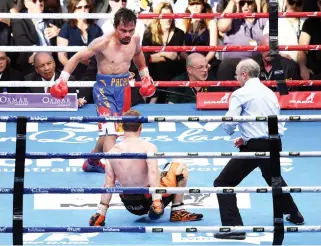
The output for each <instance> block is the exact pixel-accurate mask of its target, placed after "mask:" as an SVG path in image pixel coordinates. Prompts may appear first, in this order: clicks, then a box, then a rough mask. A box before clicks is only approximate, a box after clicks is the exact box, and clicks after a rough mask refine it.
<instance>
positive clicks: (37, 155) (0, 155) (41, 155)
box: [0, 151, 321, 160]
mask: <svg viewBox="0 0 321 246" xmlns="http://www.w3.org/2000/svg"><path fill="white" fill-rule="evenodd" d="M269 157H270V152H156V153H152V152H148V153H81V152H71V153H47V152H29V153H26V159H52V158H63V159H78V158H91V159H101V158H107V159H143V160H145V159H162V158H235V159H262V158H269ZM280 157H305V158H306V157H321V151H302V152H285V151H283V152H280ZM15 158H16V153H10V152H0V159H15Z"/></svg>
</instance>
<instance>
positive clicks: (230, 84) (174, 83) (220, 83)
mask: <svg viewBox="0 0 321 246" xmlns="http://www.w3.org/2000/svg"><path fill="white" fill-rule="evenodd" d="M154 82H155V83H156V86H157V87H213V86H226V87H233V86H235V87H237V86H240V83H239V82H238V81H233V80H229V81H154ZM262 83H263V84H264V85H266V86H271V87H273V86H276V85H277V82H276V81H275V80H267V81H262ZM286 84H287V85H288V86H321V80H286ZM140 85H141V82H135V87H139V86H140Z"/></svg>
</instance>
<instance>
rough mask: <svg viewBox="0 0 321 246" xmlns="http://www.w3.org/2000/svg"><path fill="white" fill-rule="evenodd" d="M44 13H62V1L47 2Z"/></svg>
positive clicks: (46, 0)
mask: <svg viewBox="0 0 321 246" xmlns="http://www.w3.org/2000/svg"><path fill="white" fill-rule="evenodd" d="M44 13H62V6H61V5H60V0H45V9H44Z"/></svg>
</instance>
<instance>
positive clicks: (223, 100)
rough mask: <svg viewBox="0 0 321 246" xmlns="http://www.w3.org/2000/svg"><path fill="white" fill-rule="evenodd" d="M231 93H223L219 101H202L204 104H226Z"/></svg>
mask: <svg viewBox="0 0 321 246" xmlns="http://www.w3.org/2000/svg"><path fill="white" fill-rule="evenodd" d="M231 94H232V93H225V95H224V96H223V97H222V98H221V99H220V100H219V101H204V104H205V105H206V104H228V103H229V98H230V95H231Z"/></svg>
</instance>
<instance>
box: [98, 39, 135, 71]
mask: <svg viewBox="0 0 321 246" xmlns="http://www.w3.org/2000/svg"><path fill="white" fill-rule="evenodd" d="M100 39H101V40H100V41H99V42H101V45H100V47H102V49H101V52H99V53H96V60H97V66H98V73H100V74H108V75H112V74H116V75H117V74H124V73H127V72H128V70H129V68H130V64H131V61H132V59H133V56H134V55H135V53H136V49H137V46H138V45H139V38H138V37H136V36H133V37H132V39H131V41H130V43H129V44H127V45H124V44H120V42H119V41H117V40H116V38H115V36H114V34H108V35H106V36H103V37H101V38H100Z"/></svg>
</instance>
